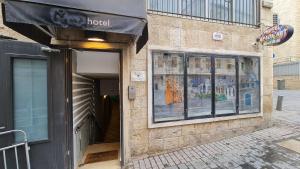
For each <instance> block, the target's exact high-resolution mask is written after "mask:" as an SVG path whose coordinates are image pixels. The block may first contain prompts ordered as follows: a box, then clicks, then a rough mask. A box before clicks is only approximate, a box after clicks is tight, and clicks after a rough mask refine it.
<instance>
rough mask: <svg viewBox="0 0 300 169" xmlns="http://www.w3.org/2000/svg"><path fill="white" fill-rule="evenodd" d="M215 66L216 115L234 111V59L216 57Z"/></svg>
mask: <svg viewBox="0 0 300 169" xmlns="http://www.w3.org/2000/svg"><path fill="white" fill-rule="evenodd" d="M218 60H219V61H220V64H221V65H220V68H217V67H216V77H215V81H216V82H215V93H216V96H215V100H216V115H221V114H232V113H236V71H235V59H233V58H218Z"/></svg>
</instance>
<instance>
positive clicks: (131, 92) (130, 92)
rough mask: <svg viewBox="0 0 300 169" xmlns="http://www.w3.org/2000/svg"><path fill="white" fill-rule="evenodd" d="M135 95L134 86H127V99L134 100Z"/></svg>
mask: <svg viewBox="0 0 300 169" xmlns="http://www.w3.org/2000/svg"><path fill="white" fill-rule="evenodd" d="M135 97H136V88H135V87H134V86H129V87H128V99H129V100H134V99H135Z"/></svg>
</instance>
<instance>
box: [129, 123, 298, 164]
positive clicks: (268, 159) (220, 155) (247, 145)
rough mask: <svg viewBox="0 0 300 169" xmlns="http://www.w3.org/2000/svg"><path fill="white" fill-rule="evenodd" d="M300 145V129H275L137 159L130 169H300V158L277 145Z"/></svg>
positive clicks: (286, 126)
mask: <svg viewBox="0 0 300 169" xmlns="http://www.w3.org/2000/svg"><path fill="white" fill-rule="evenodd" d="M291 138H293V139H298V140H299V141H300V127H299V126H293V125H282V126H275V127H272V128H268V129H264V130H261V131H257V132H254V133H251V134H247V135H243V136H238V137H234V138H230V139H225V140H222V141H218V142H213V143H210V144H204V145H199V146H196V147H188V148H184V149H180V150H177V151H173V152H169V153H165V154H160V155H156V156H150V157H148V158H143V159H136V160H134V161H133V162H132V164H131V165H130V166H129V168H130V169H163V168H166V169H223V168H224V169H300V154H298V153H296V152H294V151H292V150H289V149H285V148H283V147H281V146H279V145H278V144H277V143H279V142H281V141H283V140H287V139H291Z"/></svg>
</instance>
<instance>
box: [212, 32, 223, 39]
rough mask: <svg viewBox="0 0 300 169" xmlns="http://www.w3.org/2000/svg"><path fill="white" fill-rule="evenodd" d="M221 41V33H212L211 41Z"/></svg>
mask: <svg viewBox="0 0 300 169" xmlns="http://www.w3.org/2000/svg"><path fill="white" fill-rule="evenodd" d="M223 39H224V35H223V34H222V33H221V32H214V33H213V40H215V41H222V40H223Z"/></svg>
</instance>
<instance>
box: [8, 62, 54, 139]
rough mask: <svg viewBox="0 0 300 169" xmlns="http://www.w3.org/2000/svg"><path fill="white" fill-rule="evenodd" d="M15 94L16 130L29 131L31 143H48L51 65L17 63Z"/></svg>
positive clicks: (14, 81)
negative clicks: (48, 69)
mask: <svg viewBox="0 0 300 169" xmlns="http://www.w3.org/2000/svg"><path fill="white" fill-rule="evenodd" d="M13 91H14V92H13V93H14V95H13V100H14V102H13V103H14V104H13V105H14V109H13V110H14V128H15V129H19V130H23V131H25V132H26V133H27V135H28V139H29V141H40V140H47V139H48V103H47V100H48V99H47V61H45V60H31V59H14V62H13ZM20 139H22V138H19V136H17V137H16V140H17V141H20Z"/></svg>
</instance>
